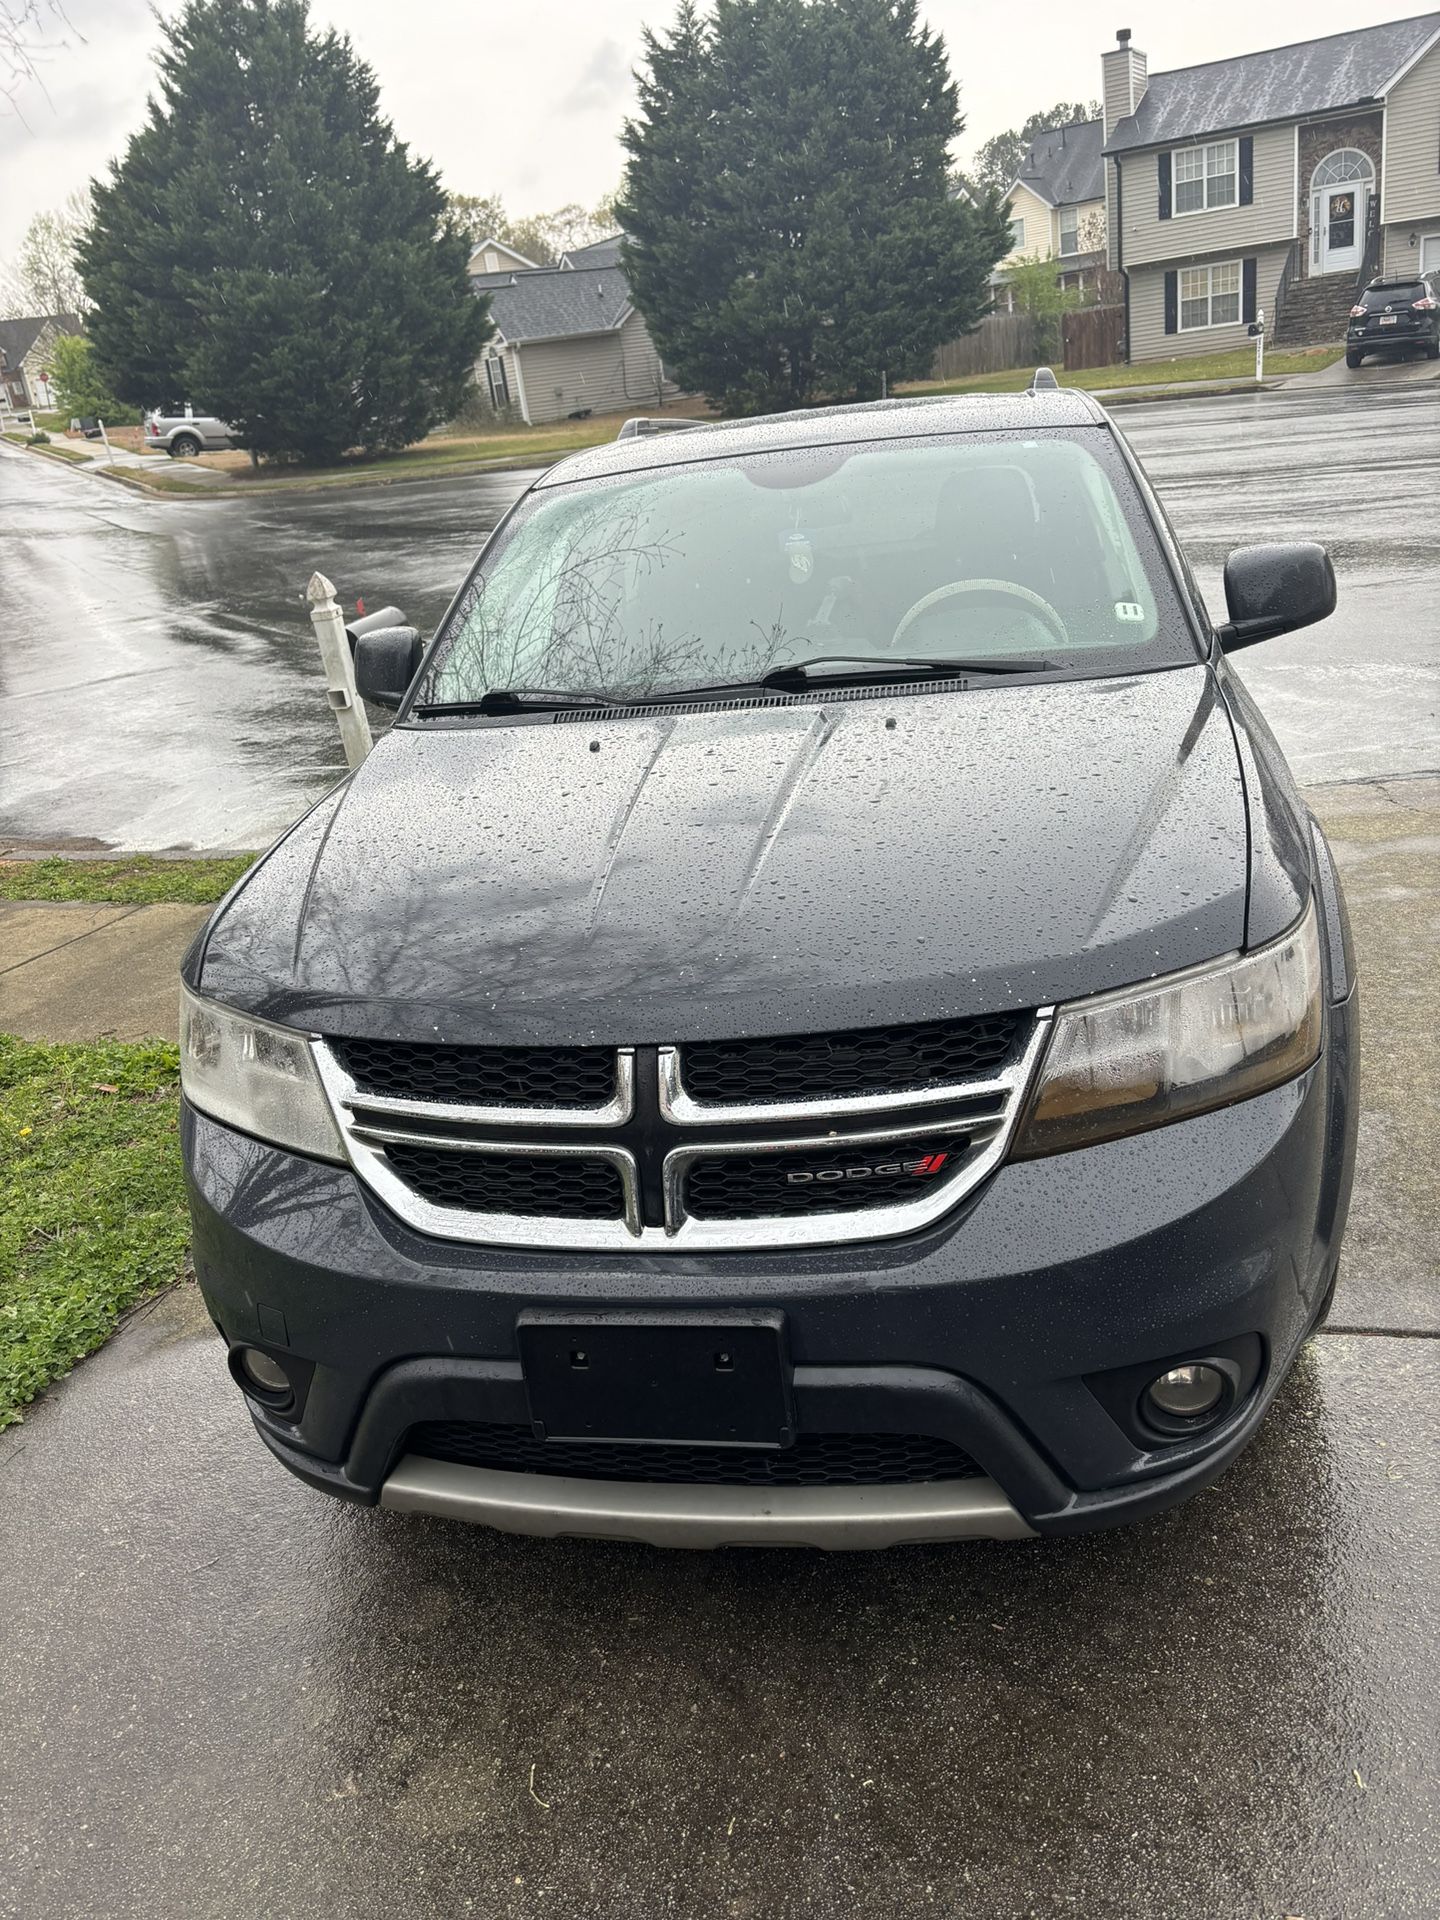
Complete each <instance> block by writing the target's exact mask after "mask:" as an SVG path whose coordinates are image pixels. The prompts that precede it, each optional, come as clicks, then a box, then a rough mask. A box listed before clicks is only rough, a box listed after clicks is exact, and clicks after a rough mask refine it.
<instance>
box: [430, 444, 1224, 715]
mask: <svg viewBox="0 0 1440 1920" xmlns="http://www.w3.org/2000/svg"><path fill="white" fill-rule="evenodd" d="M835 654H845V655H852V656H857V657H858V664H855V663H852V664H850V665H849V666H848V667H846V668H835V667H830V668H823V669H819V668H817V670H816V671H817V675H818V674H820V673H826V674H829V673H835V674H836V675H837V676H839V675H843V674H844V673H850V674H854V675H857V676H861V675H863V674H864V673H865V672H866V663H867V662H868V661H870V660H872V659H873V660H874V661H875V662H876V663H877V667H876V670H877V671H878V670H880V669H881V668H883V666H884V665H885V663H887V662H890V663H893V662H895V661H896V660H898V659H900V658H901V657H903V658H905V659H922V658H924V659H930V658H947V657H952V656H953V657H955V658H957V659H959V658H963V659H965V660H968V661H972V662H975V663H977V664H983V662H984V660H985V659H986V658H987V657H993V658H995V659H996V660H997V663H998V662H999V661H1000V660H1001V659H1002V658H1003V659H1004V660H1007V661H1010V662H1014V661H1015V660H1017V659H1019V660H1021V661H1024V660H1025V659H1027V658H1033V660H1034V663H1035V666H1036V669H1037V670H1050V669H1059V670H1062V671H1063V670H1067V669H1069V670H1074V671H1080V672H1086V673H1093V672H1111V671H1122V672H1123V671H1133V670H1135V669H1136V668H1141V667H1148V666H1171V665H1176V664H1180V663H1183V662H1188V661H1193V660H1194V659H1195V657H1196V654H1195V646H1194V643H1193V641H1192V640H1191V638H1190V636H1189V633H1188V630H1187V628H1186V624H1185V621H1184V618H1183V616H1182V614H1181V612H1180V608H1179V603H1178V599H1177V596H1176V591H1175V587H1174V584H1173V582H1172V580H1171V577H1170V575H1169V572H1168V569H1167V567H1166V564H1165V562H1164V560H1163V558H1162V556H1161V554H1160V551H1159V547H1158V544H1157V541H1156V538H1155V534H1154V531H1153V529H1152V527H1151V525H1150V523H1149V521H1148V519H1147V518H1146V516H1145V513H1144V509H1143V507H1142V506H1141V503H1140V501H1139V499H1138V497H1137V492H1136V488H1135V486H1134V482H1133V481H1132V479H1131V477H1130V474H1129V472H1128V471H1127V469H1126V467H1125V465H1124V462H1123V460H1122V459H1121V457H1120V454H1119V451H1118V449H1117V448H1116V446H1115V443H1114V441H1113V439H1112V438H1111V436H1110V434H1109V433H1108V432H1106V431H1105V430H1103V429H1091V430H1088V431H1087V430H1081V431H1079V432H1076V433H1073V434H1056V433H1049V434H1042V433H1037V434H1036V436H1035V437H1034V438H1033V439H1028V440H1025V439H1019V438H1016V437H1014V436H1005V437H1000V436H980V435H973V436H967V437H966V438H965V439H963V440H960V439H949V440H939V441H937V440H909V441H901V442H895V441H889V442H882V443H880V444H878V445H877V444H873V443H872V444H871V445H868V446H863V447H814V448H807V449H803V450H800V451H785V452H779V453H767V454H760V455H757V456H754V457H752V458H749V459H744V460H715V461H697V462H694V463H687V464H685V465H681V466H669V467H661V468H658V469H654V470H652V471H649V472H646V473H641V474H638V475H634V474H627V475H622V476H618V477H616V478H614V479H609V480H601V481H591V482H588V483H584V484H580V485H576V486H572V487H566V486H557V487H554V488H549V489H544V488H542V489H540V490H538V491H537V492H535V493H534V494H532V495H530V496H529V498H528V499H527V500H525V501H524V502H523V503H522V504H521V506H520V507H519V509H518V510H517V511H516V513H515V514H514V515H513V516H512V518H511V519H510V521H509V522H508V523H507V524H506V526H505V527H504V529H503V530H502V532H501V534H500V536H499V538H498V539H497V540H496V541H495V542H494V543H493V545H492V546H491V548H490V549H489V550H488V551H487V552H486V554H485V556H484V560H483V562H482V564H481V567H480V569H479V571H478V572H477V575H476V577H475V578H474V579H473V580H472V582H471V584H470V587H469V589H468V590H467V592H466V593H465V595H464V596H463V598H462V600H461V603H460V605H459V606H458V608H457V609H456V611H455V614H454V615H453V617H452V619H451V621H450V622H449V625H448V626H447V629H446V632H445V636H444V639H443V642H442V645H441V647H440V648H439V649H438V650H437V654H436V657H435V660H434V661H433V662H432V664H431V665H430V667H429V668H428V669H427V672H426V674H425V676H424V679H423V681H422V684H421V687H420V690H419V696H418V698H419V702H420V703H421V704H422V705H437V706H438V705H443V704H450V703H464V702H469V701H474V700H478V699H479V698H480V697H481V696H483V695H484V694H486V693H487V692H489V693H493V692H494V691H495V690H497V689H504V688H510V687H529V688H543V689H546V690H547V691H552V692H575V693H601V692H608V693H610V694H612V695H616V696H619V697H627V698H637V697H639V698H643V697H645V696H647V695H648V696H655V695H662V694H669V693H674V692H679V691H683V690H684V689H685V688H687V687H693V686H703V685H705V684H707V683H710V682H723V681H741V680H747V679H750V678H753V677H755V676H758V675H759V674H762V673H767V672H771V671H773V670H774V669H776V668H778V667H783V666H785V665H787V664H788V663H792V662H799V661H804V660H811V659H816V658H817V657H819V656H833V655H835Z"/></svg>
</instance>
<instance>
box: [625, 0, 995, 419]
mask: <svg viewBox="0 0 1440 1920" xmlns="http://www.w3.org/2000/svg"><path fill="white" fill-rule="evenodd" d="M645 53H646V63H647V64H646V71H644V72H643V73H642V74H641V75H640V111H639V114H638V116H637V118H636V119H635V120H633V121H631V122H630V123H629V124H628V125H627V127H626V129H625V135H624V139H625V145H626V147H627V149H628V151H629V153H630V163H629V167H628V170H627V175H626V180H625V185H624V187H623V188H622V191H621V198H620V204H619V206H618V208H617V212H618V215H619V218H620V220H621V222H622V224H623V226H624V227H625V230H626V232H627V234H628V235H629V240H628V242H627V246H626V250H625V260H626V270H627V272H628V274H629V277H630V283H631V286H632V288H633V290H634V294H635V299H636V304H637V305H638V306H639V308H640V310H641V312H642V313H643V314H644V316H645V319H646V322H647V324H648V326H649V328H650V331H651V333H652V335H653V336H654V339H655V342H656V344H657V346H658V347H659V349H660V352H661V353H662V355H663V356H664V358H665V361H666V363H667V365H668V366H669V368H670V369H671V371H672V372H673V373H674V375H675V377H676V378H677V379H678V380H679V381H680V383H681V385H683V386H687V387H691V388H693V389H696V390H697V391H699V392H701V393H704V394H705V395H706V396H707V397H708V398H709V399H710V400H711V401H712V402H713V403H714V404H716V405H717V406H719V407H720V408H721V409H722V410H723V411H725V412H730V413H755V412H763V411H766V410H769V409H780V408H786V407H795V406H803V405H806V404H807V403H810V402H813V401H815V400H818V399H844V398H851V397H855V398H860V399H868V398H873V397H874V396H875V395H876V394H878V393H879V392H880V391H881V381H882V375H883V376H885V377H886V378H888V380H889V382H890V383H891V384H892V385H893V384H894V382H896V381H898V380H904V379H915V378H918V377H920V376H923V375H924V374H925V373H927V372H928V371H929V368H930V363H931V360H932V358H933V356H934V353H935V349H936V348H937V347H938V346H940V345H941V344H942V343H943V342H944V341H946V340H950V339H953V338H954V337H955V336H956V335H957V334H959V333H963V332H964V331H965V330H966V329H967V328H969V327H972V326H974V324H975V323H976V322H977V321H978V320H979V319H980V317H981V316H982V315H983V314H984V312H985V311H986V309H987V307H988V305H989V295H988V290H987V286H986V277H987V275H988V273H989V270H990V268H991V267H992V266H993V265H994V264H995V262H996V261H997V260H999V259H1000V258H1002V256H1003V255H1004V254H1005V252H1006V251H1007V250H1008V247H1009V230H1008V224H1007V221H1006V217H1005V214H1004V211H1003V209H1002V208H1001V206H1000V204H999V201H998V199H997V198H996V196H994V195H993V194H984V195H981V196H980V197H979V198H978V199H977V200H976V201H974V202H971V201H968V200H965V199H962V198H957V197H955V196H954V195H952V193H951V191H950V187H949V182H948V171H947V170H948V165H949V154H948V149H949V146H950V143H951V141H952V140H953V139H954V138H955V137H956V136H957V134H958V133H959V132H960V130H961V126H962V124H963V123H962V122H961V119H960V116H959V112H958V108H957V94H956V89H955V86H954V84H953V82H952V81H951V79H950V73H949V67H948V64H947V62H946V58H945V49H944V43H943V42H942V41H941V39H940V38H939V36H938V35H936V34H933V33H931V32H930V31H929V30H928V29H926V28H924V27H922V26H921V25H920V24H919V20H918V17H917V0H716V4H715V7H714V11H713V13H712V14H702V13H701V12H700V11H699V9H698V8H697V6H696V5H695V4H694V0H681V5H680V8H679V12H678V14H677V16H676V18H675V22H674V25H673V28H672V30H671V32H670V33H669V34H668V36H667V35H660V34H656V33H650V32H647V34H646V38H645Z"/></svg>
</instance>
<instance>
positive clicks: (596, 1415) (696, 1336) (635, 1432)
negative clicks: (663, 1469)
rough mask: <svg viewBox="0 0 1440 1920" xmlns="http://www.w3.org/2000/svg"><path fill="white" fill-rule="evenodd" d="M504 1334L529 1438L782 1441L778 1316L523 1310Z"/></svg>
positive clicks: (786, 1391)
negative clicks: (514, 1354)
mask: <svg viewBox="0 0 1440 1920" xmlns="http://www.w3.org/2000/svg"><path fill="white" fill-rule="evenodd" d="M516 1332H517V1336H518V1340H519V1346H520V1361H521V1365H522V1367H523V1369H524V1374H525V1392H526V1396H527V1399H528V1401H529V1406H530V1419H531V1424H532V1427H533V1429H534V1433H535V1437H536V1439H538V1440H613V1441H631V1442H634V1443H636V1444H637V1445H644V1444H646V1443H649V1444H651V1445H660V1444H663V1443H665V1442H670V1443H671V1444H676V1443H680V1444H689V1445H702V1446H711V1447H742V1446H743V1447H771V1448H777V1449H778V1448H780V1447H786V1446H789V1445H790V1444H791V1443H792V1441H793V1440H794V1437H795V1419H794V1414H793V1411H792V1395H791V1386H790V1368H789V1365H788V1362H787V1358H786V1354H785V1337H784V1336H785V1329H784V1316H783V1315H781V1314H778V1313H775V1314H764V1313H737V1314H733V1315H727V1314H716V1313H714V1312H709V1313H695V1314H689V1313H683V1312H678V1313H674V1314H664V1315H657V1314H654V1313H646V1312H643V1311H637V1312H634V1313H629V1312H625V1311H623V1310H622V1311H619V1312H611V1313H604V1314H591V1315H587V1314H575V1313H550V1312H545V1311H541V1310H529V1311H526V1312H525V1313H522V1314H521V1315H520V1317H519V1320H518V1322H517V1326H516Z"/></svg>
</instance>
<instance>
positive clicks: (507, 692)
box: [413, 653, 1055, 720]
mask: <svg viewBox="0 0 1440 1920" xmlns="http://www.w3.org/2000/svg"><path fill="white" fill-rule="evenodd" d="M1054 665H1055V662H1054V661H1053V660H1037V659H1034V658H1033V657H1031V658H1026V657H1024V656H1019V657H1015V658H1002V657H1000V656H996V657H995V658H993V659H989V660H955V659H947V658H943V657H942V658H937V657H936V656H935V655H934V654H923V655H918V656H907V655H904V654H892V655H888V656H887V655H880V654H873V653H819V654H816V655H815V656H814V658H813V659H810V660H793V661H790V662H788V663H787V664H786V665H785V666H783V667H771V668H770V669H769V671H768V672H766V673H761V674H757V675H756V676H755V677H754V678H753V679H751V680H707V681H703V682H701V683H700V684H699V685H697V686H693V687H666V688H664V689H663V690H659V691H654V692H650V693H633V694H624V693H606V692H605V691H604V690H603V689H601V688H599V687H578V688H576V687H490V688H488V689H487V690H486V691H485V692H484V693H482V694H481V695H480V697H479V699H478V700H432V701H420V702H418V703H417V704H416V706H415V707H414V709H413V711H414V712H415V713H417V714H418V715H419V716H420V717H421V719H424V720H428V719H431V718H443V717H444V716H445V715H447V714H466V713H480V714H486V713H525V712H529V711H537V712H539V711H543V710H544V709H545V708H547V707H613V708H614V709H615V710H616V711H617V712H623V711H624V710H625V709H626V708H628V707H649V706H663V705H666V704H667V703H669V702H671V701H686V700H696V699H705V698H708V697H710V696H712V695H715V694H725V693H775V692H782V693H783V692H784V691H786V690H787V689H793V688H801V687H806V686H809V685H810V684H811V683H812V669H814V668H815V667H866V668H868V669H869V672H868V673H865V674H864V675H857V674H826V675H824V676H823V679H824V681H825V682H826V683H834V684H839V683H841V682H843V681H844V680H847V679H860V678H863V679H867V680H873V679H894V680H904V679H908V678H910V677H911V676H912V675H913V674H916V673H925V674H931V675H933V676H935V677H936V678H941V679H943V678H948V677H951V676H953V675H957V674H969V673H1046V672H1049V671H1051V670H1052V669H1053V668H1054Z"/></svg>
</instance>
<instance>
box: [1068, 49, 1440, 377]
mask: <svg viewBox="0 0 1440 1920" xmlns="http://www.w3.org/2000/svg"><path fill="white" fill-rule="evenodd" d="M1101 67H1102V70H1103V76H1104V109H1105V113H1104V136H1105V147H1104V155H1105V198H1106V227H1107V232H1108V236H1109V240H1108V245H1109V261H1110V265H1111V267H1112V268H1114V269H1116V270H1117V271H1119V272H1121V273H1123V275H1124V277H1125V282H1126V287H1127V307H1128V319H1127V331H1128V336H1129V344H1130V358H1131V359H1132V360H1159V359H1167V358H1174V357H1177V356H1179V355H1182V354H1194V353H1213V352H1219V351H1221V350H1223V349H1225V348H1227V347H1234V346H1240V345H1243V344H1244V343H1245V342H1246V340H1247V339H1248V337H1249V335H1248V329H1249V325H1250V323H1251V322H1252V321H1253V320H1255V318H1256V317H1257V315H1258V314H1259V313H1261V312H1263V313H1264V315H1265V317H1266V324H1267V332H1268V333H1269V334H1270V335H1271V336H1272V337H1273V338H1274V339H1276V340H1277V341H1279V342H1281V343H1285V342H1289V341H1296V342H1298V341H1302V340H1317V341H1329V340H1336V341H1338V340H1341V339H1343V337H1344V331H1345V318H1346V315H1347V313H1348V311H1349V308H1350V306H1351V304H1352V302H1353V300H1354V298H1355V291H1356V288H1357V286H1358V285H1363V284H1364V282H1365V281H1366V280H1367V279H1370V278H1373V277H1374V276H1375V275H1376V274H1379V273H1384V274H1385V275H1386V276H1397V275H1404V274H1410V273H1417V272H1421V271H1425V270H1429V269H1440V13H1428V14H1421V15H1418V16H1416V17H1415V18H1412V19H1408V20H1393V21H1389V22H1387V23H1386V24H1384V25H1383V26H1378V27H1360V28H1357V29H1356V30H1354V31H1353V32H1350V33H1340V34H1332V35H1329V36H1327V37H1326V38H1325V39H1321V40H1305V41H1301V42H1299V43H1297V44H1296V45H1294V46H1289V47H1274V48H1271V49H1269V50H1267V51H1266V52H1264V53H1251V54H1243V55H1240V56H1239V57H1237V58H1235V59H1231V60H1216V61H1211V62H1209V63H1208V64H1207V65H1205V66H1199V67H1182V68H1177V69H1176V70H1175V71H1173V72H1170V73H1157V74H1149V73H1148V72H1147V62H1146V58H1145V55H1144V54H1143V53H1141V52H1140V50H1139V49H1138V48H1137V47H1135V46H1133V45H1132V44H1131V38H1130V34H1129V32H1128V30H1122V31H1121V32H1120V33H1119V34H1118V35H1117V37H1116V45H1115V46H1114V47H1112V48H1111V49H1110V51H1109V52H1107V53H1106V54H1104V55H1103V56H1102V59H1101Z"/></svg>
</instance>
